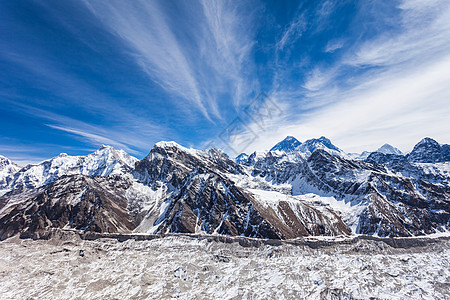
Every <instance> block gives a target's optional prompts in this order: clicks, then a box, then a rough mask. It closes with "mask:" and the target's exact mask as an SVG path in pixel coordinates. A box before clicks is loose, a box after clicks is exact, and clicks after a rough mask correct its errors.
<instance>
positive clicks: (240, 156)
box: [234, 153, 248, 164]
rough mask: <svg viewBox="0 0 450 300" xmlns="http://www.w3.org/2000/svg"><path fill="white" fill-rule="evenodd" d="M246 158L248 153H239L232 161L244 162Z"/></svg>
mask: <svg viewBox="0 0 450 300" xmlns="http://www.w3.org/2000/svg"><path fill="white" fill-rule="evenodd" d="M247 159H248V154H246V153H241V154H239V155H238V156H236V157H235V159H234V161H235V162H237V163H238V164H240V163H244V162H246V161H247Z"/></svg>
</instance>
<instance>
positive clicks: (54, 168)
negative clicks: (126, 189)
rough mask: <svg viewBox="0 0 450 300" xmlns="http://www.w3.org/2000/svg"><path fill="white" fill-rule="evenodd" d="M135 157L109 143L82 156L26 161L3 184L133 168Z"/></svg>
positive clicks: (32, 185) (19, 185)
mask: <svg viewBox="0 0 450 300" xmlns="http://www.w3.org/2000/svg"><path fill="white" fill-rule="evenodd" d="M137 161H138V159H137V158H135V157H133V156H131V155H129V154H128V153H126V152H125V151H123V150H116V149H114V148H113V147H111V146H104V145H102V147H100V148H99V149H98V150H97V151H95V152H93V153H90V154H88V155H86V156H71V155H68V154H66V153H61V154H60V155H58V156H56V157H53V158H51V159H49V160H45V161H43V162H41V163H38V164H33V165H28V166H26V167H24V168H22V169H20V170H19V171H18V172H17V173H15V175H14V179H13V180H10V181H9V182H8V183H7V186H3V187H2V188H3V189H4V190H12V189H23V188H36V187H40V186H42V185H46V184H50V183H52V182H54V181H55V180H56V179H58V178H60V177H61V176H64V175H86V176H90V177H95V176H108V175H110V174H124V173H127V172H129V170H131V169H133V168H134V164H135V163H136V162H137Z"/></svg>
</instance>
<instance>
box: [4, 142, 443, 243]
mask: <svg viewBox="0 0 450 300" xmlns="http://www.w3.org/2000/svg"><path fill="white" fill-rule="evenodd" d="M449 149H450V147H449V145H441V144H439V143H438V142H436V141H434V140H433V139H431V138H425V139H423V140H422V141H420V142H419V143H418V144H417V145H416V146H415V147H414V148H413V150H412V151H411V152H410V153H408V154H405V155H404V154H403V153H401V152H400V150H398V149H396V148H395V147H392V146H390V145H387V144H385V145H383V146H382V147H380V148H379V149H378V150H377V151H375V152H371V153H367V155H365V157H363V156H362V155H359V156H358V157H355V156H354V155H351V154H348V153H345V152H344V151H343V150H341V149H339V148H338V147H336V146H335V145H333V144H332V142H331V141H330V140H329V139H327V138H325V137H320V138H318V139H310V140H307V141H305V142H303V143H301V142H300V141H298V140H297V139H296V138H294V137H291V136H288V137H286V139H284V140H283V141H281V142H280V143H278V144H276V145H275V146H274V147H273V148H271V149H270V150H269V151H263V152H255V153H252V154H250V155H247V154H245V153H243V154H241V155H239V156H238V157H236V158H235V159H232V158H230V157H228V156H227V155H226V154H225V153H224V152H223V151H221V150H217V149H209V150H195V149H188V148H185V147H183V146H181V145H178V144H177V143H175V142H159V143H157V144H155V146H154V147H153V149H152V150H151V151H150V153H149V154H148V155H147V156H146V157H145V158H143V159H142V160H138V159H136V158H134V157H132V156H130V155H128V154H127V153H126V152H124V151H123V150H116V149H114V148H113V147H110V146H102V147H100V148H99V149H98V150H97V151H95V152H94V153H91V154H89V155H86V156H69V155H67V154H60V155H59V156H57V157H54V158H52V159H49V160H46V161H43V162H42V163H39V164H33V165H28V166H26V167H23V168H20V167H19V166H17V165H16V164H14V163H13V162H12V161H10V160H9V159H7V158H5V157H0V193H1V194H0V239H5V238H8V237H10V236H12V235H15V234H21V235H25V236H26V235H33V234H38V233H40V232H45V231H46V230H49V229H51V228H61V229H72V230H82V231H93V232H101V233H148V234H166V233H201V234H223V235H232V236H247V237H255V238H268V239H291V238H297V237H302V236H310V235H313V236H318V235H324V236H341V235H353V234H367V235H374V236H382V237H384V236H390V237H403V236H418V235H426V234H432V233H438V232H445V231H448V230H449V229H450V151H449ZM363 154H364V153H363Z"/></svg>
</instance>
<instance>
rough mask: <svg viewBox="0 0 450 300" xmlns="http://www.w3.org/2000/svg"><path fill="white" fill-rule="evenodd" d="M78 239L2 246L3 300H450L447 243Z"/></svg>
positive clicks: (65, 235) (67, 236)
mask: <svg viewBox="0 0 450 300" xmlns="http://www.w3.org/2000/svg"><path fill="white" fill-rule="evenodd" d="M83 238H84V239H81V238H80V235H78V234H76V233H72V232H59V233H57V234H54V235H53V237H52V238H51V239H49V240H42V239H40V240H32V239H20V238H19V237H18V236H15V237H12V238H9V239H7V240H5V241H2V242H0V280H1V282H2V284H1V285H0V295H2V296H1V298H2V299H175V298H176V299H449V298H450V289H449V282H450V247H449V246H450V238H449V237H448V236H446V237H445V236H444V237H440V238H437V237H436V238H429V237H428V238H408V239H380V238H373V237H367V238H364V237H356V238H355V237H352V238H348V237H347V238H333V239H330V238H327V239H324V238H320V239H318V238H303V239H297V240H292V241H279V240H278V241H275V242H274V245H270V243H271V241H268V240H258V239H248V238H236V237H234V238H233V237H223V236H222V237H221V236H204V237H201V236H183V235H172V236H165V237H159V238H155V237H151V239H149V240H138V241H136V240H134V239H127V238H126V236H123V237H122V238H119V239H120V240H125V241H122V242H120V241H118V239H117V238H116V239H112V238H99V236H97V237H95V236H94V237H93V236H91V237H86V236H84V237H83ZM86 238H91V239H92V240H87V239H86ZM141 239H143V238H142V237H141Z"/></svg>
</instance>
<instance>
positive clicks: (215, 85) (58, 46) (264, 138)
mask: <svg viewBox="0 0 450 300" xmlns="http://www.w3.org/2000/svg"><path fill="white" fill-rule="evenodd" d="M0 33H1V39H0V70H1V72H0V154H2V155H4V156H7V157H9V158H11V159H13V160H16V161H17V162H19V163H22V164H25V163H28V162H37V161H40V160H43V159H46V158H49V157H52V156H55V155H57V154H59V153H60V152H66V153H69V154H73V155H79V154H86V153H88V152H91V151H94V150H95V149H96V148H98V147H99V146H100V145H101V144H109V145H113V146H115V147H117V148H121V149H124V150H125V151H127V152H129V153H130V154H132V155H134V156H136V157H138V158H142V157H143V156H145V155H146V154H147V153H148V152H149V150H150V149H151V148H152V146H153V144H154V143H155V142H158V141H160V140H175V141H177V142H178V143H180V144H182V145H184V146H188V147H196V148H203V147H207V146H210V145H214V146H216V147H222V148H225V150H226V151H227V152H228V153H229V154H230V155H232V156H233V155H235V153H234V151H238V152H240V151H241V150H245V151H246V152H251V151H254V150H262V149H267V148H270V147H271V146H272V145H274V144H275V143H276V142H278V141H279V140H281V139H283V138H284V137H285V136H287V135H293V136H295V137H297V138H298V139H299V140H301V141H303V140H305V139H308V138H311V137H319V136H322V135H324V136H327V137H329V138H330V139H331V140H332V141H333V142H334V144H336V145H337V146H339V147H341V148H342V149H344V150H345V151H348V152H357V151H363V150H374V149H376V148H378V147H379V146H380V145H382V144H383V143H385V142H388V143H391V144H392V145H394V146H397V147H399V148H400V149H401V150H403V151H408V150H410V149H411V148H412V146H413V145H414V144H415V143H416V142H418V141H419V140H420V139H422V138H423V137H425V136H431V137H433V138H435V139H437V140H438V141H439V142H441V143H449V142H450V121H449V115H450V2H449V1H438V0H430V1H419V0H411V1H382V0H378V1H331V0H327V1H298V2H295V1H273V2H266V1H262V2H261V1H209V0H208V1H207V0H205V1H194V0H193V1H78V0H77V1H70V0H68V1H2V2H0ZM261 93H264V94H265V95H267V97H264V99H266V101H269V102H270V105H271V107H272V112H273V113H272V114H270V115H269V117H266V118H265V119H264V120H263V122H260V120H258V119H257V118H255V116H254V115H252V114H251V113H249V111H250V110H249V109H248V108H249V105H250V107H251V106H252V105H253V104H254V103H255V102H252V101H254V99H255V98H257V96H258V95H260V94H261ZM267 99H268V100H267ZM236 120H237V121H236ZM236 122H238V123H239V130H237V131H234V135H232V136H231V138H230V136H229V135H228V131H226V130H227V129H230V124H232V125H231V126H234V125H233V124H236ZM224 131H225V132H226V134H225V135H224ZM224 136H227V137H228V138H224ZM239 141H244V143H242V142H241V143H240V144H239V145H240V146H239V147H238V146H236V145H235V144H236V143H239ZM245 141H249V143H247V144H246V143H245ZM242 145H245V147H241V146H242Z"/></svg>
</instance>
